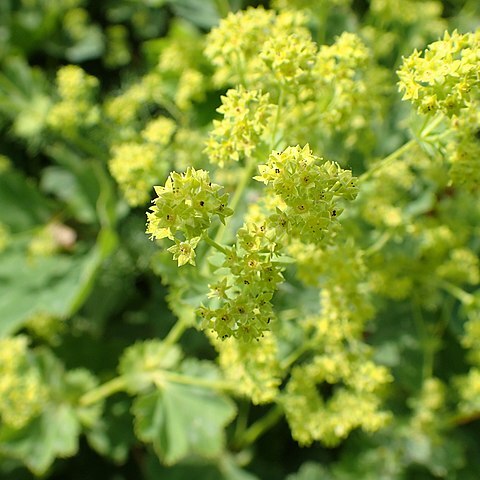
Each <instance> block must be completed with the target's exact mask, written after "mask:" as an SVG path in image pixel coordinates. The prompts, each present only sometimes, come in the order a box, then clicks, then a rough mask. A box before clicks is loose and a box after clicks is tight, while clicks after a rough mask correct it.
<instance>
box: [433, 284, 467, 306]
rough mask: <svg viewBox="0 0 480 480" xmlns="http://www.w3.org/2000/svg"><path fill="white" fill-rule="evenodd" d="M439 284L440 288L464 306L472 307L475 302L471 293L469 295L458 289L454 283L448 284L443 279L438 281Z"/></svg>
mask: <svg viewBox="0 0 480 480" xmlns="http://www.w3.org/2000/svg"><path fill="white" fill-rule="evenodd" d="M437 284H438V286H439V287H441V288H443V289H444V290H445V291H446V292H447V293H449V294H450V295H451V296H452V297H454V298H456V299H457V300H459V301H460V302H462V303H463V304H464V305H470V304H471V303H472V302H473V301H474V297H473V295H472V294H471V293H468V292H466V291H465V290H463V289H462V288H460V287H457V286H456V285H454V284H453V283H450V282H447V281H446V280H443V279H439V280H437Z"/></svg>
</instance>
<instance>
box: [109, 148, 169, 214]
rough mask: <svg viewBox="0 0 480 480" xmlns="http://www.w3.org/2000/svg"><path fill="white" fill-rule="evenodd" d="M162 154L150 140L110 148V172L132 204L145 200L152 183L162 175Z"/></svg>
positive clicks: (164, 166) (163, 173)
mask: <svg viewBox="0 0 480 480" xmlns="http://www.w3.org/2000/svg"><path fill="white" fill-rule="evenodd" d="M161 155H162V151H161V150H160V149H159V148H158V146H157V145H155V144H152V143H135V142H128V143H122V144H120V145H117V146H114V147H113V148H112V157H111V159H110V160H109V163H108V166H109V169H110V172H111V174H112V176H113V178H114V179H115V180H116V181H117V183H118V184H119V185H120V188H121V190H122V192H123V195H124V196H125V199H126V200H127V202H128V204H129V205H131V206H132V207H135V206H138V205H144V204H145V203H147V202H148V199H149V198H150V193H151V189H152V187H153V185H154V184H155V183H156V182H158V180H159V179H160V178H162V176H163V175H165V170H166V165H165V162H164V161H162V157H161Z"/></svg>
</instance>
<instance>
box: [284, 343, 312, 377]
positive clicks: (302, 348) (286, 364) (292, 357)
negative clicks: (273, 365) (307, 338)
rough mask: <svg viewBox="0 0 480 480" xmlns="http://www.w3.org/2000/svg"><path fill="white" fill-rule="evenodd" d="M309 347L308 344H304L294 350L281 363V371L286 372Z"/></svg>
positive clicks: (309, 344)
mask: <svg viewBox="0 0 480 480" xmlns="http://www.w3.org/2000/svg"><path fill="white" fill-rule="evenodd" d="M310 347H311V343H310V342H305V343H303V344H302V345H300V347H298V348H297V349H296V350H294V351H293V352H292V353H291V354H290V355H289V356H288V357H287V358H285V359H284V360H283V361H282V363H281V369H282V370H283V371H286V370H288V369H289V368H290V367H291V365H292V364H294V363H295V362H296V361H297V360H298V359H299V358H300V357H301V356H302V355H303V354H304V353H305V352H306V351H308V349H309V348H310Z"/></svg>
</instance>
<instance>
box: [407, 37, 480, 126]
mask: <svg viewBox="0 0 480 480" xmlns="http://www.w3.org/2000/svg"><path fill="white" fill-rule="evenodd" d="M479 62H480V30H477V31H476V32H474V33H466V34H460V33H458V32H457V31H454V32H453V33H451V34H450V33H448V32H445V35H444V37H443V39H442V40H438V41H436V42H433V43H431V44H430V45H429V46H428V48H427V49H426V50H425V51H424V52H423V55H422V52H419V51H415V52H414V53H413V54H412V55H410V56H409V57H407V58H404V59H403V64H402V66H401V67H400V69H399V70H398V72H397V73H398V76H399V78H400V82H399V89H400V91H401V92H403V93H404V95H403V100H410V101H411V102H412V103H413V105H415V106H416V107H417V109H418V111H419V112H420V113H424V114H426V113H436V112H442V113H444V114H445V115H447V116H448V117H452V116H453V115H458V114H459V113H460V112H461V110H462V109H463V108H466V107H469V106H470V105H471V104H472V102H473V101H475V100H478V98H479V93H480V78H479V75H478V64H479Z"/></svg>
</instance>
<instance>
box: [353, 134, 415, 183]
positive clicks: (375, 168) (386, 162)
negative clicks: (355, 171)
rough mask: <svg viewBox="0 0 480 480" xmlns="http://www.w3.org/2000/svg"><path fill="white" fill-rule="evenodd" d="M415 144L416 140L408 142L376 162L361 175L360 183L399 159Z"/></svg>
mask: <svg viewBox="0 0 480 480" xmlns="http://www.w3.org/2000/svg"><path fill="white" fill-rule="evenodd" d="M416 144H417V140H410V141H408V142H407V143H405V144H404V145H403V146H401V147H400V148H397V150H395V151H394V152H393V153H391V154H390V155H388V156H387V157H385V158H384V159H383V160H380V161H379V162H377V164H376V165H374V166H373V168H371V169H370V170H367V171H366V172H364V173H362V175H360V181H362V182H364V181H365V180H367V179H369V178H370V177H372V176H373V175H375V174H376V173H378V172H379V171H380V170H381V169H382V168H385V167H387V166H388V165H390V164H391V163H393V162H394V161H395V160H397V159H398V158H399V157H401V156H402V155H403V154H404V153H406V152H408V151H409V150H410V149H411V148H412V147H413V146H414V145H416Z"/></svg>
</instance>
